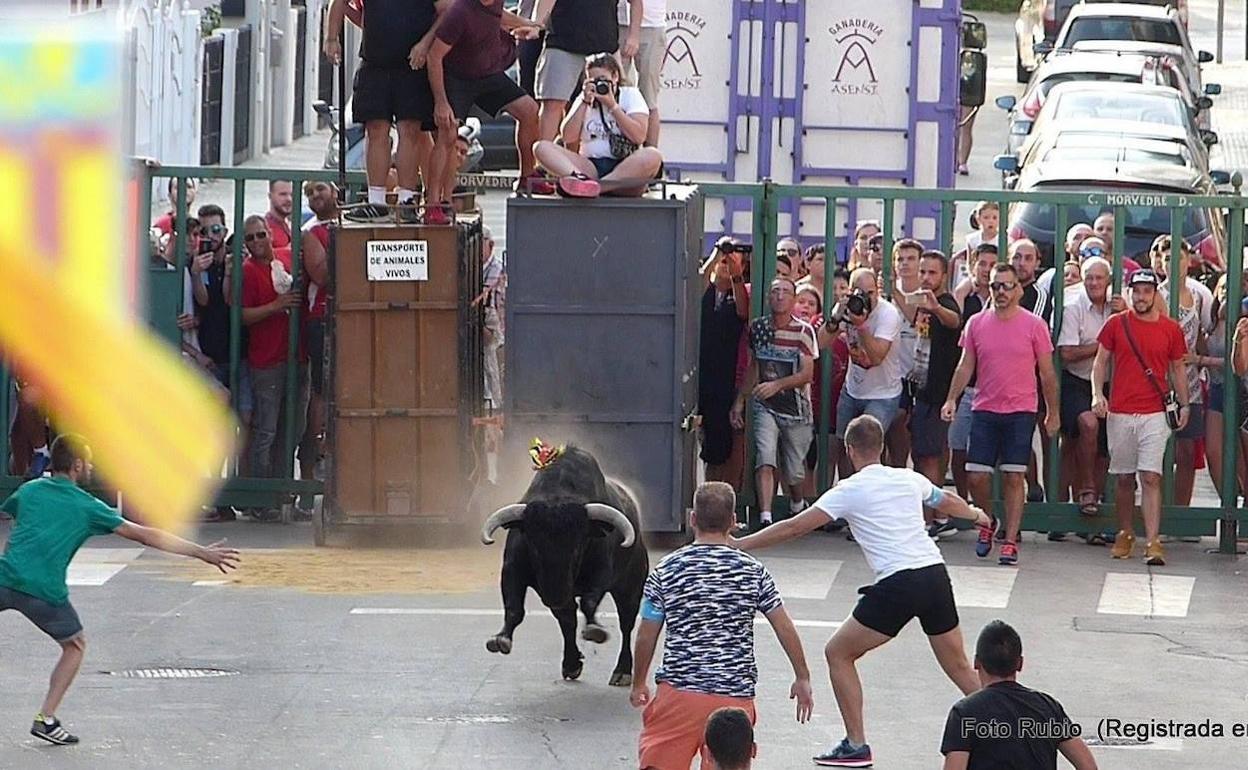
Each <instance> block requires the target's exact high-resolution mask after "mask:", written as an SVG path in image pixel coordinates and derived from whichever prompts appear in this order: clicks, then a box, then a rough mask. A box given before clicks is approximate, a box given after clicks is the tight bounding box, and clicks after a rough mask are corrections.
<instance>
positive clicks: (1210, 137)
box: [1018, 83, 1218, 171]
mask: <svg viewBox="0 0 1248 770" xmlns="http://www.w3.org/2000/svg"><path fill="white" fill-rule="evenodd" d="M1054 131H1058V132H1060V133H1062V134H1065V135H1068V136H1076V135H1081V134H1087V133H1096V132H1106V133H1115V134H1120V135H1122V136H1125V137H1129V138H1135V139H1147V140H1156V141H1168V142H1175V143H1178V144H1182V145H1183V146H1184V147H1185V148H1186V149H1187V151H1188V153H1189V154H1190V155H1191V156H1192V158H1193V159H1194V160H1195V162H1196V164H1197V165H1198V166H1199V167H1200V168H1202V169H1204V170H1206V171H1208V170H1209V148H1210V147H1212V146H1213V145H1214V144H1216V143H1217V141H1218V135H1217V134H1215V133H1214V132H1213V131H1209V130H1205V129H1201V128H1200V127H1199V126H1198V125H1197V123H1196V119H1195V116H1194V115H1193V114H1192V111H1191V110H1190V109H1189V108H1188V106H1187V104H1186V103H1185V102H1184V101H1183V97H1182V95H1181V94H1180V93H1179V92H1178V91H1176V90H1174V89H1173V88H1170V87H1168V86H1148V85H1141V84H1136V83H1063V84H1061V85H1058V86H1056V87H1055V88H1053V89H1052V90H1050V91H1049V96H1048V100H1047V101H1046V102H1045V105H1044V108H1043V109H1041V110H1040V113H1039V115H1037V116H1036V120H1035V122H1034V123H1033V127H1032V133H1031V137H1030V138H1029V139H1028V140H1027V141H1026V142H1024V143H1023V144H1022V146H1021V147H1020V148H1019V151H1018V156H1019V165H1020V166H1025V165H1026V164H1027V163H1028V162H1030V159H1029V154H1030V150H1031V149H1032V148H1033V147H1034V146H1035V145H1036V144H1037V143H1039V142H1041V141H1043V140H1042V139H1041V137H1045V136H1047V135H1050V134H1052V133H1053V132H1054Z"/></svg>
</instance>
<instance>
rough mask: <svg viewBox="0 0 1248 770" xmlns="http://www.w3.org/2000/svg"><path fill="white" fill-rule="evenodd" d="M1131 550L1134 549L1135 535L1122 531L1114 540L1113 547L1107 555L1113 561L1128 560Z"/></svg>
mask: <svg viewBox="0 0 1248 770" xmlns="http://www.w3.org/2000/svg"><path fill="white" fill-rule="evenodd" d="M1133 548H1135V534H1134V533H1132V532H1128V531H1126V530H1125V529H1124V530H1121V531H1120V532H1119V533H1118V535H1117V536H1116V537H1115V538H1114V547H1113V548H1111V549H1110V551H1109V555H1110V556H1112V557H1113V558H1115V559H1130V558H1131V550H1132V549H1133Z"/></svg>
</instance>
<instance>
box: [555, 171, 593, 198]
mask: <svg viewBox="0 0 1248 770" xmlns="http://www.w3.org/2000/svg"><path fill="white" fill-rule="evenodd" d="M601 192H602V188H601V187H600V186H599V185H598V182H597V180H594V179H590V178H589V177H587V176H585V175H584V174H571V175H569V176H565V177H560V178H559V194H560V195H563V196H565V197H568V198H597V197H598V195H599V194H600V193H601Z"/></svg>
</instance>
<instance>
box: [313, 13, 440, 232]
mask: <svg viewBox="0 0 1248 770" xmlns="http://www.w3.org/2000/svg"><path fill="white" fill-rule="evenodd" d="M346 5H347V3H346V0H332V2H331V4H330V6H329V13H328V15H327V18H326V22H325V25H326V26H325V55H326V56H327V57H328V58H329V60H330V61H332V62H333V63H334V64H340V62H341V60H342V40H341V38H340V34H341V30H342V21H343V19H344V18H345V16H346ZM435 19H436V12H435V9H434V3H433V0H368V3H367V6H366V8H365V10H364V18H363V20H364V24H363V42H362V43H361V44H360V58H361V59H362V62H361V64H360V68H359V69H358V70H357V71H356V73H355V84H354V90H353V92H352V97H351V99H352V101H351V115H352V117H353V118H354V119H355V122H357V123H363V124H364V133H365V136H366V137H367V141H368V144H367V147H366V151H365V156H364V165H365V171H366V172H367V175H368V205H367V206H365V207H362V208H360V209H358V210H354V211H349V212H347V213H346V214H344V216H345V217H346V218H348V219H352V220H355V221H366V222H384V221H386V220H388V219H389V218H390V212H389V210H388V209H387V208H386V178H387V176H388V175H389V173H390V125H391V124H392V123H393V124H394V125H396V126H397V127H398V133H399V146H398V148H397V150H398V151H397V155H396V157H395V164H394V165H395V170H396V171H397V172H398V183H399V189H398V201H399V204H400V205H407V206H414V205H415V202H416V201H415V196H416V192H415V191H416V188H417V185H418V177H419V176H420V175H421V170H422V168H424V169H427V168H428V164H429V156H430V153H431V152H433V140H432V138H431V137H430V135H429V134H428V133H426V132H431V131H433V130H434V122H433V91H431V90H430V87H429V76H428V74H427V72H426V70H425V58H426V57H427V56H428V54H429V47H430V45H432V43H433V37H432V32H433V28H434V21H435ZM453 149H454V147H453V145H448V146H447V147H440V148H439V149H438V151H439V152H442V153H448V154H449V153H450V152H453ZM424 176H425V182H426V184H425V187H426V193H428V192H429V190H430V188H432V187H435V186H438V185H435V184H433V183H432V180H431V179H430V178H429V177H430V174H429V173H425V175H424ZM438 200H439V198H434V199H433V200H432V201H430V200H426V204H427V205H428V204H430V203H433V204H436V203H438ZM426 216H427V217H429V218H431V219H433V220H434V221H431V222H427V223H426V224H445V223H447V221H448V220H447V218H446V215H445V212H444V211H443V210H442V209H438V208H436V207H435V208H434V209H427V211H426ZM401 219H402V220H403V221H404V222H408V223H415V222H416V221H417V218H416V212H415V210H414V209H403V210H402V211H401Z"/></svg>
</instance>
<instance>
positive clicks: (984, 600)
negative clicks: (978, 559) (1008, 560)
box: [946, 567, 1018, 609]
mask: <svg viewBox="0 0 1248 770" xmlns="http://www.w3.org/2000/svg"><path fill="white" fill-rule="evenodd" d="M946 569H948V570H949V581H950V582H951V583H953V598H954V602H955V603H956V604H957V605H958V606H959V607H990V608H993V609H1005V607H1006V606H1008V605H1009V603H1010V593H1011V592H1012V591H1013V590H1014V581H1015V579H1016V578H1018V570H1016V569H1010V568H1008V567H947V568H946Z"/></svg>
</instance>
